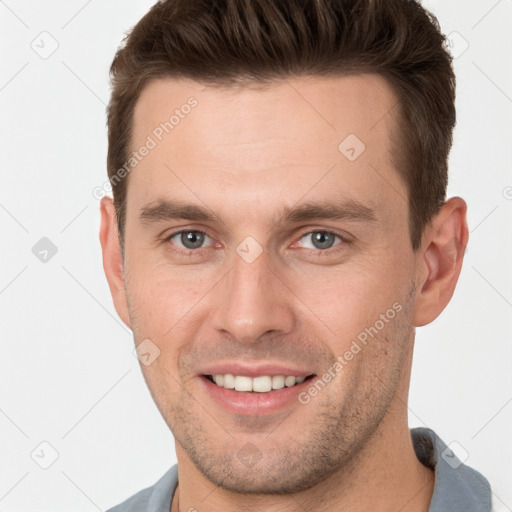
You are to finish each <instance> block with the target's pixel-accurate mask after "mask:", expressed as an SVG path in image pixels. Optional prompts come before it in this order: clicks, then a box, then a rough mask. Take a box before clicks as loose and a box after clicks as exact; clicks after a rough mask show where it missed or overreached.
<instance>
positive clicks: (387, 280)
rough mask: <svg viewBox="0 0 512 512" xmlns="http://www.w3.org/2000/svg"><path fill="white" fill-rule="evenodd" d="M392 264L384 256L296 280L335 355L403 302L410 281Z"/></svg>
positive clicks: (300, 293) (312, 316)
mask: <svg viewBox="0 0 512 512" xmlns="http://www.w3.org/2000/svg"><path fill="white" fill-rule="evenodd" d="M377 261H378V262H379V263H377ZM392 263H393V262H387V261H386V260H384V259H383V258H382V259H374V260H373V263H369V262H366V263H361V264H355V263H349V264H347V265H343V266H340V267H339V268H338V269H334V268H333V267H331V268H330V269H329V270H327V271H325V270H324V271H321V269H320V270H319V271H318V272H317V275H308V276H307V277H304V276H302V277H298V278H297V279H296V280H295V281H294V290H296V293H297V295H298V296H299V297H300V298H301V299H302V300H303V301H304V303H305V304H306V305H307V307H308V308H309V309H310V310H311V312H312V314H311V315H309V316H311V321H313V320H314V318H315V317H316V319H317V320H316V321H319V322H321V324H323V326H324V327H325V332H326V334H327V337H328V339H330V340H331V342H329V345H331V350H332V351H333V352H334V353H335V354H340V353H343V352H344V351H345V350H347V349H348V346H349V345H350V343H351V342H352V340H353V339H355V338H357V336H358V335H359V334H360V333H361V332H364V331H365V329H367V328H370V327H372V326H374V324H375V323H376V322H378V321H379V319H380V316H381V315H385V316H386V312H387V311H388V310H390V309H391V311H390V312H389V314H388V316H387V317H386V318H385V320H389V318H390V317H392V316H394V313H395V311H393V310H392V308H393V304H395V303H396V302H398V303H400V302H401V298H402V297H403V296H404V290H405V288H406V284H407V280H406V272H403V273H402V272H401V270H399V271H400V272H401V275H400V276H397V275H395V273H394V272H393V271H392V270H391V269H392V267H393V265H394V263H393V264H392ZM396 268H398V267H396ZM378 326H379V327H380V326H381V325H380V323H379V324H378Z"/></svg>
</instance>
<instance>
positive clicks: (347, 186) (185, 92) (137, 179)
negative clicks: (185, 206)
mask: <svg viewBox="0 0 512 512" xmlns="http://www.w3.org/2000/svg"><path fill="white" fill-rule="evenodd" d="M396 104H397V101H396V98H395V96H394V94H393V92H392V90H391V88H390V87H389V85H388V84H387V82H386V81H385V80H384V79H383V78H382V77H379V76H377V75H372V74H366V75H356V76H347V77H337V78H319V77H302V78H294V79H287V80H281V81H279V82H275V83H273V84H272V85H270V86H268V87H265V88H263V89H262V88H254V87H246V88H240V87H238V88H226V87H222V88H214V87H209V86H206V85H205V84H201V83H197V82H195V81H192V80H182V79H161V80H155V81H153V82H151V83H149V84H148V85H147V86H146V87H145V89H144V90H143V92H142V94H141V96H140V98H139V100H138V102H137V104H136V108H135V111H134V117H133V135H132V141H131V150H132V151H137V150H138V149H139V148H141V147H142V146H143V145H148V141H149V140H150V139H151V141H152V142H151V143H150V145H151V146H152V148H151V150H150V151H147V152H145V153H147V154H146V156H144V158H143V159H141V160H140V161H137V162H136V166H134V168H133V170H132V171H131V173H130V186H129V187H128V199H129V201H128V202H129V203H132V205H138V206H139V207H140V206H141V205H142V204H146V203H147V202H149V201H151V200H154V199H155V197H156V196H157V195H158V196H162V195H170V196H171V197H176V194H178V195H179V196H180V197H182V196H187V197H186V198H187V199H190V200H195V202H197V199H198V196H199V195H201V196H202V197H203V198H204V199H205V200H206V199H208V200H209V201H217V205H219V207H220V206H222V198H223V194H227V195H229V196H230V198H231V200H232V199H233V198H234V197H236V198H238V200H239V202H240V203H243V202H244V201H245V200H247V201H258V200H261V201H266V202H267V203H268V202H269V201H275V202H281V203H283V204H284V203H293V202H296V201H298V200H299V199H300V197H301V196H304V195H306V194H308V195H309V197H308V198H309V199H310V198H311V197H312V196H314V195H315V193H316V194H322V195H325V194H328V195H329V194H330V195H331V197H332V198H334V197H335V196H339V197H341V196H344V197H347V198H349V199H351V198H357V197H358V196H359V197H360V196H361V195H362V196H366V197H367V198H369V200H370V202H371V203H373V204H376V205H379V204H380V205H381V206H383V203H385V202H386V201H387V202H389V201H390V200H392V201H395V202H396V199H397V198H396V197H391V198H390V196H393V195H395V196H396V195H397V194H399V195H402V198H403V197H404V196H405V195H406V192H405V190H404V187H403V184H402V183H401V180H400V179H399V177H398V175H397V173H396V170H395V169H394V167H393V162H392V149H393V146H392V142H391V136H392V135H393V134H394V132H395V131H396V128H395V125H396V122H395V112H394V110H395V106H396ZM386 183H387V185H386ZM178 191H179V192H178ZM226 197H227V196H226ZM224 206H225V205H224ZM253 210H254V209H253Z"/></svg>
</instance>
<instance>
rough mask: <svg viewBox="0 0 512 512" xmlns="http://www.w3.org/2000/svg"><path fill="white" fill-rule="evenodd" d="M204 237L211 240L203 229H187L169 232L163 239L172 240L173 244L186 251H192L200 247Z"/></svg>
mask: <svg viewBox="0 0 512 512" xmlns="http://www.w3.org/2000/svg"><path fill="white" fill-rule="evenodd" d="M206 239H209V240H210V241H211V238H210V237H209V236H208V235H207V234H206V233H205V232H204V231H197V230H191V229H188V230H182V231H177V232H176V233H171V234H170V235H169V236H168V237H166V239H165V241H167V242H172V244H173V245H176V246H177V247H180V248H181V249H185V250H186V251H193V250H195V249H202V248H203V247H202V245H203V243H204V242H205V240H206Z"/></svg>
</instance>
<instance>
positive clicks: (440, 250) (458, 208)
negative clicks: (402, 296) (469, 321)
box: [413, 197, 469, 327]
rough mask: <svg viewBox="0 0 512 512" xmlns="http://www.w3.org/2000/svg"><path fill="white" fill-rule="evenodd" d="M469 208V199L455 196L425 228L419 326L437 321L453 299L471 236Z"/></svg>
mask: <svg viewBox="0 0 512 512" xmlns="http://www.w3.org/2000/svg"><path fill="white" fill-rule="evenodd" d="M466 211H467V205H466V202H465V201H464V200H463V199H462V198H460V197H452V198H451V199H449V200H448V201H446V202H445V203H444V204H443V206H442V207H441V208H440V210H439V212H438V213H437V215H436V216H435V217H434V218H433V219H432V222H431V223H430V225H429V226H428V227H427V229H426V230H425V233H424V235H423V239H422V244H421V248H420V250H419V252H418V260H417V261H418V268H417V290H418V291H417V294H416V305H415V309H414V319H413V321H414V325H415V326H416V327H421V326H422V325H427V324H429V323H430V322H432V321H433V320H435V319H436V318H437V317H438V316H439V315H440V313H441V312H442V311H443V309H444V308H445V307H446V306H447V304H448V302H450V299H451V298H452V295H453V292H454V290H455V285H456V284H457V281H458V279H459V275H460V270H461V268H462V261H463V259H464V252H465V250H466V246H467V244H468V238H469V232H468V226H467V221H466Z"/></svg>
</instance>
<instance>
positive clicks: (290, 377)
mask: <svg viewBox="0 0 512 512" xmlns="http://www.w3.org/2000/svg"><path fill="white" fill-rule="evenodd" d="M284 385H285V386H286V387H287V388H291V387H292V386H295V377H294V376H293V375H288V377H286V378H285V379H284Z"/></svg>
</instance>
